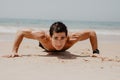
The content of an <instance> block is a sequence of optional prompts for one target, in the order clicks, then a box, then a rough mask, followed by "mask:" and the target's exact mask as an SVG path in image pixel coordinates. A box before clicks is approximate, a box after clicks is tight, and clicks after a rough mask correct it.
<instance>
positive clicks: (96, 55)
mask: <svg viewBox="0 0 120 80" xmlns="http://www.w3.org/2000/svg"><path fill="white" fill-rule="evenodd" d="M91 57H98V58H101V55H100V54H92V55H91Z"/></svg>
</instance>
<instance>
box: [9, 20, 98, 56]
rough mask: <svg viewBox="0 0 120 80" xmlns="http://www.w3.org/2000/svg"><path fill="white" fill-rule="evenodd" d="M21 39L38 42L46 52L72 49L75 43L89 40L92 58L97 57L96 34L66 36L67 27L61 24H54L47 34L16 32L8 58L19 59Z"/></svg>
mask: <svg viewBox="0 0 120 80" xmlns="http://www.w3.org/2000/svg"><path fill="white" fill-rule="evenodd" d="M23 38H28V39H34V40H38V41H39V46H40V47H42V48H43V49H45V50H46V51H51V52H55V51H65V50H67V49H69V48H70V47H72V46H73V45H74V44H75V43H76V42H78V41H82V40H86V39H90V43H91V46H92V50H93V56H95V57H97V56H99V50H98V44H97V37H96V33H95V32H94V31H91V30H86V31H83V32H76V33H73V34H68V31H67V27H66V25H65V24H63V23H62V22H55V23H53V24H52V25H51V26H50V30H49V34H47V33H46V32H44V31H35V30H31V29H23V30H19V31H18V32H17V35H16V38H15V42H14V45H13V49H12V55H10V57H19V54H18V49H19V45H20V44H21V42H22V40H23Z"/></svg>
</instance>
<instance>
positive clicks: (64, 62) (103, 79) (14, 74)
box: [0, 33, 120, 80]
mask: <svg viewBox="0 0 120 80" xmlns="http://www.w3.org/2000/svg"><path fill="white" fill-rule="evenodd" d="M14 37H15V34H8V33H0V45H1V46H0V56H1V57H0V80H120V49H119V48H120V36H116V35H114V36H113V35H98V42H99V49H100V52H101V56H103V57H105V58H94V57H90V56H89V55H90V54H91V53H92V51H91V45H90V43H89V40H86V41H81V42H78V43H76V44H75V45H74V46H73V47H71V48H70V49H68V50H67V51H66V52H62V53H56V54H51V55H48V53H47V52H45V51H44V50H43V49H41V48H40V47H38V41H35V40H30V39H24V40H23V42H22V44H21V45H20V49H19V54H21V55H22V57H16V58H5V57H2V56H3V55H7V54H11V49H12V45H13V41H14Z"/></svg>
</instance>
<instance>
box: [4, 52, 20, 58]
mask: <svg viewBox="0 0 120 80" xmlns="http://www.w3.org/2000/svg"><path fill="white" fill-rule="evenodd" d="M2 57H6V58H15V57H22V56H21V55H18V54H17V53H16V54H10V55H4V56H2Z"/></svg>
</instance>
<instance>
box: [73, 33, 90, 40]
mask: <svg viewBox="0 0 120 80" xmlns="http://www.w3.org/2000/svg"><path fill="white" fill-rule="evenodd" d="M73 36H74V37H75V38H77V39H78V41H82V40H86V39H88V38H89V32H88V31H81V32H77V33H74V35H73Z"/></svg>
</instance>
